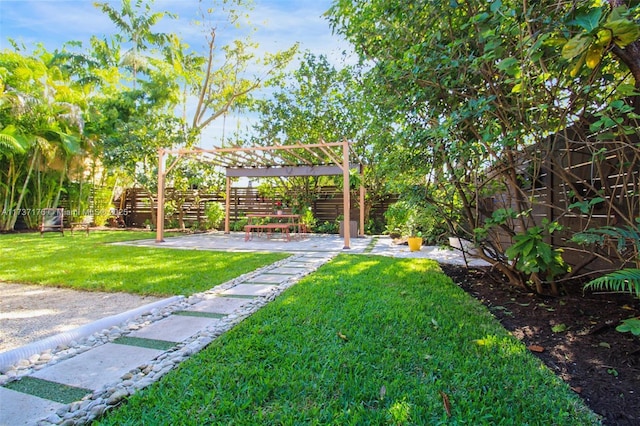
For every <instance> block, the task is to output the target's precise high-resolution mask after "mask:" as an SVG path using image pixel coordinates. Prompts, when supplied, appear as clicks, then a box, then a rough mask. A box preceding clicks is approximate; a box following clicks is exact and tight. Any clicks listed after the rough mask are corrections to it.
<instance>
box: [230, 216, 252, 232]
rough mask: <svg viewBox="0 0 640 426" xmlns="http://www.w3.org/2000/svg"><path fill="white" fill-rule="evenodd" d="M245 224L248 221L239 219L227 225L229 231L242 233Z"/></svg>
mask: <svg viewBox="0 0 640 426" xmlns="http://www.w3.org/2000/svg"><path fill="white" fill-rule="evenodd" d="M247 223H249V220H248V219H247V218H246V217H245V218H241V219H238V220H235V221H233V222H231V224H230V225H229V228H230V229H231V231H236V232H240V231H244V227H245V225H247Z"/></svg>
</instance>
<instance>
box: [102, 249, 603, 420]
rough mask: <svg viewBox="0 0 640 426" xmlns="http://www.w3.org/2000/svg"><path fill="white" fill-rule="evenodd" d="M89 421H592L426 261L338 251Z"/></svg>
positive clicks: (548, 373) (561, 384)
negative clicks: (116, 406) (159, 376)
mask: <svg viewBox="0 0 640 426" xmlns="http://www.w3.org/2000/svg"><path fill="white" fill-rule="evenodd" d="M98 423H99V424H102V425H138V424H149V425H151V424H153V425H201V424H224V425H307V424H309V425H320V424H322V425H326V424H331V425H369V424H371V425H384V424H389V425H405V424H415V425H438V424H447V425H461V424H465V425H552V424H555V425H581V426H582V425H591V424H598V421H597V419H596V417H595V415H594V414H593V413H591V412H590V411H589V410H588V409H587V408H585V406H584V404H583V403H582V401H581V400H580V399H579V398H578V397H577V396H576V395H575V394H574V393H573V392H571V391H570V390H569V388H568V386H567V385H566V384H565V383H564V382H562V381H561V380H560V379H559V378H558V377H557V376H555V375H554V374H553V372H551V371H550V370H549V369H547V368H546V367H545V366H544V365H543V364H542V363H541V362H540V361H539V360H538V359H536V358H535V357H534V356H532V355H531V354H530V353H529V352H528V351H527V349H526V348H525V347H524V345H523V344H522V343H521V342H519V341H518V340H517V339H515V338H514V337H512V336H511V335H510V334H509V333H508V332H507V331H506V330H505V329H504V328H503V327H501V326H500V324H499V323H498V322H497V321H496V320H495V319H494V318H493V317H492V316H491V315H490V314H489V313H488V311H487V310H486V309H485V308H484V307H483V306H482V305H481V304H480V303H478V302H477V301H476V300H475V299H473V298H471V297H469V296H468V295H467V294H466V293H465V292H464V291H462V290H461V289H459V288H458V287H457V286H455V285H454V284H453V283H452V282H451V280H450V279H449V278H448V277H446V276H445V275H444V274H442V273H441V272H440V270H439V268H438V266H437V264H436V263H435V262H432V261H429V260H425V259H419V260H418V259H392V258H384V257H377V256H364V255H362V256H357V255H341V256H339V257H337V258H336V259H334V260H333V261H332V262H330V263H329V264H326V265H324V266H323V267H321V268H320V269H319V270H318V271H316V272H315V273H313V274H311V275H309V276H307V277H305V278H303V279H302V280H301V281H300V282H299V283H298V284H297V285H295V286H293V287H292V288H290V289H288V290H287V291H286V292H284V293H283V294H282V295H281V296H280V297H278V298H277V299H276V300H275V301H273V302H271V303H269V304H268V305H266V306H265V307H263V308H262V309H261V310H259V311H258V312H256V313H255V314H253V315H252V316H251V317H249V318H247V319H246V320H244V321H243V322H242V323H240V324H238V325H237V326H236V327H234V328H233V329H232V330H231V331H229V332H227V333H225V334H224V335H222V336H220V337H219V338H218V339H216V340H215V341H214V342H213V343H212V344H211V345H209V346H208V347H207V348H205V349H204V350H203V351H201V352H200V353H198V354H196V355H194V356H193V357H192V358H190V359H189V360H187V361H185V362H183V363H182V364H180V366H179V367H178V369H177V370H175V371H173V372H171V373H169V374H168V375H167V376H165V377H164V378H163V379H162V380H161V381H160V382H157V383H155V384H153V385H152V386H150V387H149V388H147V389H145V390H143V391H141V392H139V393H137V394H135V395H133V396H131V397H130V399H129V400H128V401H127V403H125V404H124V405H123V406H122V407H120V408H119V409H118V410H116V411H114V412H111V413H108V414H107V415H106V416H105V417H104V418H102V419H100V421H99V422H98Z"/></svg>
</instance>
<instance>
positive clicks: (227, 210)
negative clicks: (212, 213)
mask: <svg viewBox="0 0 640 426" xmlns="http://www.w3.org/2000/svg"><path fill="white" fill-rule="evenodd" d="M225 198H226V199H225V200H224V233H225V234H230V233H231V226H230V218H229V214H230V213H231V178H230V177H229V176H227V183H226V197H225Z"/></svg>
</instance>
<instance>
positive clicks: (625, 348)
mask: <svg viewBox="0 0 640 426" xmlns="http://www.w3.org/2000/svg"><path fill="white" fill-rule="evenodd" d="M442 267H443V269H444V271H445V272H446V273H447V275H449V276H450V277H451V278H452V279H453V280H454V281H455V282H456V283H457V284H458V285H460V287H462V288H463V289H465V290H466V291H467V292H468V293H469V294H471V295H473V296H474V297H476V298H477V299H478V300H480V301H481V302H482V303H483V304H484V305H485V306H487V308H488V309H489V310H490V311H491V312H492V313H493V314H494V315H495V316H496V317H497V318H498V319H499V320H500V322H501V323H502V325H504V327H505V328H506V329H507V330H509V331H510V332H511V333H512V334H513V335H514V336H516V337H517V338H518V339H520V340H521V341H522V342H523V343H524V344H525V345H526V346H529V347H531V348H532V349H534V350H535V351H533V353H534V354H535V355H536V356H537V357H538V358H540V359H541V360H542V361H543V362H544V363H545V364H546V365H547V366H548V367H549V369H551V370H552V371H553V372H555V373H556V374H557V375H558V376H559V377H561V378H562V379H563V380H564V381H566V382H567V383H568V384H569V385H570V386H571V389H572V390H573V391H574V392H575V393H576V394H578V395H580V397H581V398H582V399H583V400H584V401H585V402H586V404H587V405H588V406H589V407H590V408H591V409H592V410H594V411H595V412H596V413H598V414H600V415H601V416H603V423H604V424H606V425H617V426H623V425H624V426H626V425H628V426H631V425H637V424H640V387H639V384H640V338H638V337H634V336H633V335H632V334H631V333H621V332H618V331H616V329H615V328H616V326H617V325H619V323H620V320H621V319H626V318H629V317H632V316H634V315H636V316H638V315H640V303H639V301H638V299H634V298H633V297H632V296H631V295H617V296H616V295H612V294H601V295H597V294H595V295H594V294H588V293H587V294H583V293H582V292H581V291H578V292H576V293H575V294H571V295H566V296H564V297H557V298H555V297H541V296H535V295H533V294H532V293H524V292H522V291H520V290H518V289H515V288H514V287H512V286H509V285H507V284H506V283H505V282H503V281H502V280H501V279H500V277H496V276H494V275H492V274H490V273H489V272H488V271H487V270H481V269H477V270H468V269H466V268H461V267H454V266H446V265H443V266H442Z"/></svg>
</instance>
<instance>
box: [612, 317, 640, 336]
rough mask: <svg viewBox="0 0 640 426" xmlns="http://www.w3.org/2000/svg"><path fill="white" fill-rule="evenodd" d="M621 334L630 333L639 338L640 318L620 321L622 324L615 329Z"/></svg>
mask: <svg viewBox="0 0 640 426" xmlns="http://www.w3.org/2000/svg"><path fill="white" fill-rule="evenodd" d="M616 330H617V331H619V332H621V333H627V332H630V333H631V334H633V335H634V336H640V318H628V319H626V320H622V324H620V325H619V326H617V327H616Z"/></svg>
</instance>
